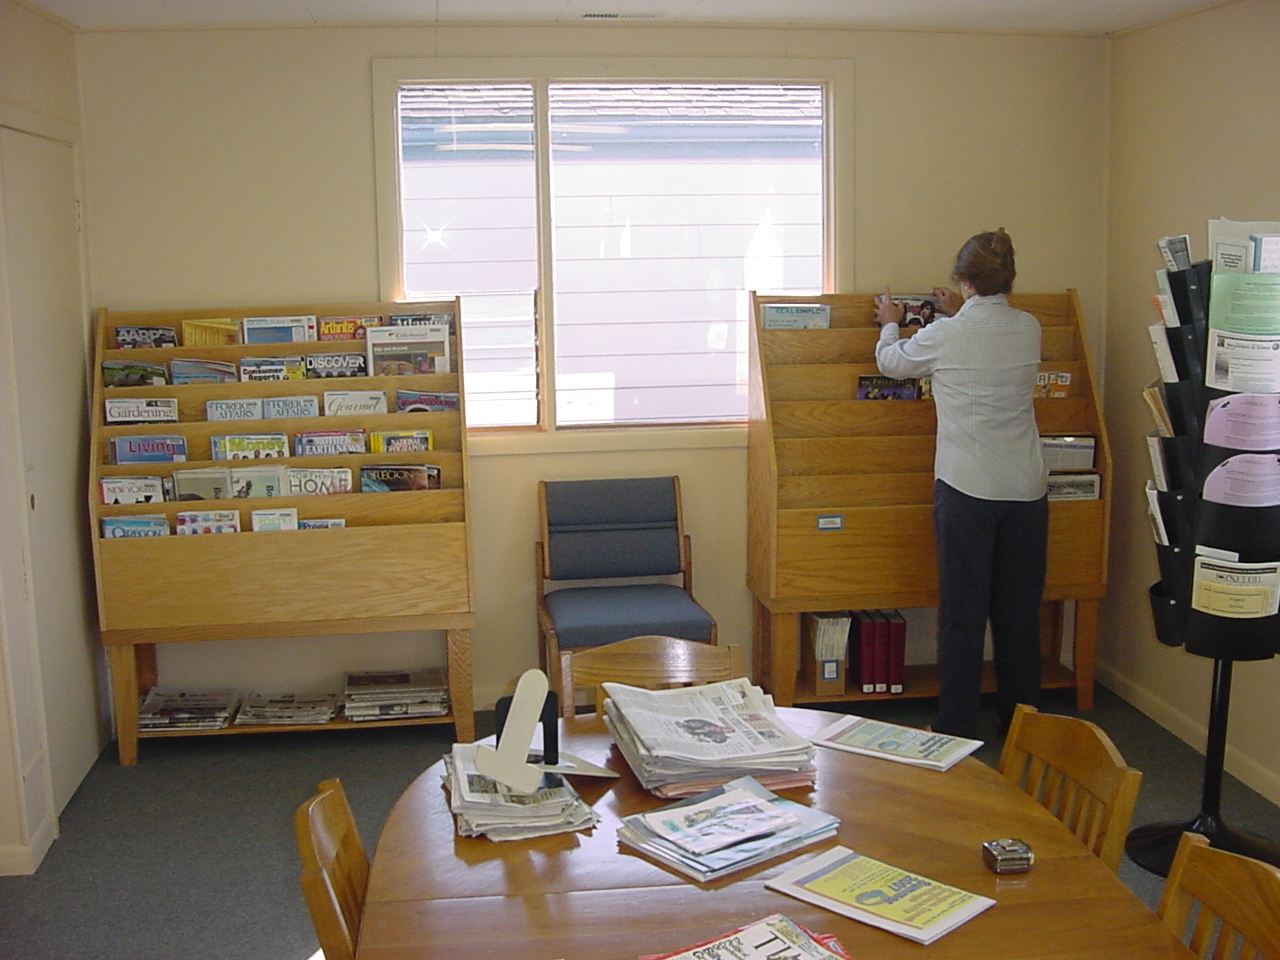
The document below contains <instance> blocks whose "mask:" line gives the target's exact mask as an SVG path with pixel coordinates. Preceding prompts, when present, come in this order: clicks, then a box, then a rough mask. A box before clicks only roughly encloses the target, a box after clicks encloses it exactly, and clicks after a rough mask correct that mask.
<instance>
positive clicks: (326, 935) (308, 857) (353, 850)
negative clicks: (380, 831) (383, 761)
mask: <svg viewBox="0 0 1280 960" xmlns="http://www.w3.org/2000/svg"><path fill="white" fill-rule="evenodd" d="M293 825H294V830H295V832H296V833H297V837H298V855H299V857H300V858H301V860H302V878H301V880H302V893H303V896H304V897H305V898H306V901H307V909H308V910H309V911H310V912H311V923H312V925H313V926H314V927H315V929H316V939H317V940H319V941H320V949H321V950H322V951H323V952H324V956H325V960H354V958H355V955H356V944H357V942H358V941H359V938H360V917H361V914H362V913H363V912H364V896H365V889H366V887H367V886H368V883H369V858H368V857H367V856H366V855H365V852H364V845H363V844H362V843H361V842H360V834H359V833H358V832H357V830H356V823H355V819H354V818H353V817H352V816H351V807H350V805H349V804H348V803H347V795H346V792H345V791H344V790H343V789H342V784H341V783H340V782H339V781H338V780H336V779H335V780H325V781H323V782H322V783H321V784H320V792H319V793H318V794H316V795H315V796H314V797H312V798H311V799H310V800H308V801H307V802H306V803H304V804H303V805H302V806H300V807H298V811H297V813H296V814H294V818H293Z"/></svg>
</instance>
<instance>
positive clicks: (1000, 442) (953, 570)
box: [875, 229, 1049, 737]
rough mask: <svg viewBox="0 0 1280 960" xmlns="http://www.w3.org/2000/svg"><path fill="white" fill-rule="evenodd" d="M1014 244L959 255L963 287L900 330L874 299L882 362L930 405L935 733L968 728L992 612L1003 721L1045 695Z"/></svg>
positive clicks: (1028, 352)
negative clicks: (917, 382)
mask: <svg viewBox="0 0 1280 960" xmlns="http://www.w3.org/2000/svg"><path fill="white" fill-rule="evenodd" d="M1015 273H1016V271H1015V268H1014V256H1013V242H1012V241H1011V240H1010V239H1009V235H1008V234H1007V233H1005V231H1004V230H1003V229H1000V230H996V231H994V232H989V233H980V234H977V235H976V236H974V237H971V238H970V239H969V240H968V241H967V242H966V243H965V245H964V246H963V247H961V248H960V252H959V253H958V254H957V255H956V262H955V269H954V271H953V276H954V278H955V280H956V282H957V283H958V284H959V287H960V292H959V293H958V294H957V293H956V292H954V291H952V290H949V289H947V288H945V287H938V288H935V289H934V291H933V293H934V295H935V296H937V297H938V301H939V310H938V312H939V313H940V314H941V316H940V317H939V318H938V319H937V320H935V321H934V322H933V323H931V324H929V325H928V326H927V327H924V328H922V329H921V330H919V331H918V332H916V333H915V335H914V336H912V337H909V338H902V337H900V332H899V324H900V323H901V321H902V314H903V310H902V306H901V305H900V304H896V303H894V301H893V298H892V297H891V296H890V295H889V291H888V290H887V289H886V290H885V292H884V294H883V295H882V296H880V297H877V298H876V305H877V309H876V318H875V320H876V323H878V324H880V340H879V342H878V343H877V344H876V363H877V365H878V366H879V368H880V372H881V373H882V374H884V375H885V376H887V377H899V378H903V377H930V378H932V385H933V398H934V404H935V405H936V408H937V419H938V428H937V429H938V433H937V453H936V456H935V458H934V478H935V479H934V492H933V523H934V533H935V535H936V538H937V545H938V582H939V591H940V601H939V605H938V673H939V679H940V681H941V689H940V693H939V702H938V715H937V718H936V719H935V721H934V724H933V729H934V730H936V731H938V732H940V733H949V734H952V735H955V736H961V737H976V736H977V730H978V703H979V696H980V693H981V688H982V658H983V643H984V639H985V635H986V627H987V623H988V621H990V624H991V640H992V647H993V651H994V657H995V671H996V683H997V692H996V703H997V710H998V712H999V718H1000V720H1001V723H1002V725H1006V724H1007V723H1008V721H1009V718H1010V717H1012V715H1013V709H1014V707H1015V706H1016V705H1017V704H1019V703H1028V704H1031V705H1032V706H1038V705H1039V703H1040V599H1041V595H1042V593H1043V592H1044V576H1045V549H1046V545H1047V541H1048V526H1049V506H1048V499H1047V497H1046V493H1045V491H1046V481H1045V468H1044V462H1043V460H1042V458H1041V454H1040V432H1039V430H1038V428H1037V427H1036V420H1035V405H1034V393H1035V385H1036V372H1037V371H1038V369H1039V366H1040V324H1039V321H1037V320H1036V318H1035V317H1033V316H1031V314H1029V313H1025V312H1023V311H1021V310H1015V309H1014V308H1013V307H1011V306H1009V301H1008V294H1009V292H1010V290H1012V289H1013V280H1014V276H1015Z"/></svg>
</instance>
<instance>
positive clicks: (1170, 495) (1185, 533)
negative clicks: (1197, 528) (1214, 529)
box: [1156, 490, 1195, 546]
mask: <svg viewBox="0 0 1280 960" xmlns="http://www.w3.org/2000/svg"><path fill="white" fill-rule="evenodd" d="M1156 503H1157V504H1158V505H1159V506H1160V519H1161V520H1162V521H1164V529H1165V533H1166V534H1167V535H1168V537H1169V543H1170V544H1178V545H1181V546H1189V545H1190V544H1191V543H1192V538H1193V536H1194V532H1193V531H1194V517H1195V501H1194V500H1193V499H1192V497H1191V496H1190V495H1188V494H1187V493H1186V492H1185V491H1183V490H1160V491H1157V492H1156Z"/></svg>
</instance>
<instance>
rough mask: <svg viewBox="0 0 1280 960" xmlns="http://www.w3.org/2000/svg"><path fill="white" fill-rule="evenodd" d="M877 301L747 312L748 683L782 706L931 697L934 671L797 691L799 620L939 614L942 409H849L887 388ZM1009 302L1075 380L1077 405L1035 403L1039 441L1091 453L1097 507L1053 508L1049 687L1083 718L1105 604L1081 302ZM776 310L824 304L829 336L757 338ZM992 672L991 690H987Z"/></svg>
mask: <svg viewBox="0 0 1280 960" xmlns="http://www.w3.org/2000/svg"><path fill="white" fill-rule="evenodd" d="M874 299H875V297H874V294H827V295H823V296H811V297H772V296H755V295H753V297H752V315H753V316H754V317H755V318H756V321H755V322H754V323H753V324H752V325H751V362H750V424H749V438H748V454H747V456H748V494H747V496H748V524H747V527H748V546H747V551H748V557H747V578H748V587H749V589H750V590H751V593H752V596H753V607H754V656H753V660H754V676H755V677H756V679H757V681H758V682H760V683H761V684H762V685H763V686H764V687H765V688H766V689H768V690H769V692H770V693H772V694H773V697H774V699H775V701H776V702H777V703H779V704H781V705H790V704H793V703H817V702H824V701H826V702H832V701H836V702H839V701H847V700H863V699H881V698H884V697H888V696H897V697H902V696H906V697H928V696H936V695H937V693H938V679H937V668H936V666H934V665H933V664H924V665H914V666H913V665H908V666H907V668H906V676H905V684H904V686H905V689H904V692H903V693H900V694H884V693H874V694H866V693H863V692H862V691H861V689H860V688H859V687H858V686H857V685H856V684H855V683H853V682H849V683H848V684H847V686H846V690H845V692H844V693H843V694H833V695H828V696H818V695H817V694H815V693H814V692H813V690H812V689H810V688H808V685H807V684H806V683H805V681H804V680H803V679H802V678H800V677H799V676H798V673H799V652H800V651H799V644H800V622H801V616H802V615H803V614H804V613H806V612H810V611H823V610H861V609H878V608H891V607H934V606H937V603H938V578H937V568H936V556H935V549H934V539H933V507H932V504H933V455H934V433H935V426H936V422H935V415H934V409H933V403H932V401H929V400H858V399H856V396H857V382H858V377H859V376H863V375H874V374H876V373H878V371H877V369H876V364H875V344H876V341H877V339H878V338H879V333H880V331H879V328H878V327H877V326H876V325H875V323H873V321H872V318H873V317H874V316H875V303H874ZM1009 299H1010V302H1011V303H1012V304H1013V305H1014V306H1015V307H1018V308H1020V309H1022V310H1026V311H1028V312H1029V313H1032V314H1034V315H1035V316H1036V317H1037V318H1038V319H1039V320H1040V323H1041V325H1042V327H1043V339H1042V347H1041V352H1042V358H1041V369H1042V370H1044V371H1052V372H1065V373H1070V374H1071V384H1070V386H1069V387H1068V388H1067V392H1068V396H1066V397H1058V398H1043V399H1037V400H1036V418H1037V421H1038V424H1039V427H1040V432H1041V433H1042V434H1066V435H1088V436H1093V437H1095V438H1096V455H1095V468H1094V471H1093V472H1095V473H1097V474H1099V475H1100V488H1101V497H1100V498H1099V499H1096V500H1070V501H1068V500H1054V501H1052V502H1051V503H1050V505H1049V507H1050V509H1049V566H1048V577H1047V582H1046V585H1045V592H1044V603H1043V605H1042V608H1041V609H1042V616H1041V622H1042V649H1043V651H1044V685H1045V686H1046V687H1060V688H1061V687H1066V688H1071V687H1074V688H1075V691H1076V703H1077V705H1078V706H1079V707H1080V708H1081V709H1089V708H1091V707H1092V705H1093V683H1094V654H1095V647H1096V641H1097V622H1098V604H1099V600H1100V599H1101V598H1102V597H1103V596H1104V595H1105V593H1106V574H1107V543H1108V524H1109V515H1110V509H1109V500H1110V486H1111V455H1110V450H1109V447H1108V444H1107V436H1106V431H1105V428H1104V424H1103V420H1102V413H1101V408H1100V406H1099V402H1098V398H1097V396H1096V392H1095V386H1094V384H1095V381H1094V378H1093V375H1092V372H1091V369H1090V361H1089V354H1088V351H1087V350H1086V349H1085V343H1084V339H1083V333H1082V330H1081V324H1080V305H1079V300H1078V298H1077V295H1076V292H1075V291H1074V290H1068V291H1066V292H1064V293H1056V294H1021V295H1019V294H1014V295H1012V296H1010V298H1009ZM767 303H824V304H829V305H830V306H831V325H830V328H829V329H813V330H809V329H800V330H776V329H773V330H765V329H762V328H761V326H760V319H759V318H760V307H761V305H763V304H767ZM820 518H822V520H823V524H822V526H821V527H820V526H819V519H820ZM835 518H839V519H838V520H837V519H835ZM837 526H838V529H832V528H833V527H837ZM1067 601H1075V605H1074V624H1073V631H1072V635H1073V644H1072V650H1073V668H1068V667H1066V666H1064V665H1062V664H1061V663H1060V662H1059V660H1060V656H1061V647H1062V640H1063V637H1064V636H1065V633H1066V622H1067V620H1068V618H1069V617H1070V614H1071V611H1070V609H1069V608H1068V606H1067ZM986 666H987V669H986V671H985V677H984V689H988V690H989V689H994V684H995V680H994V674H993V672H992V670H991V665H990V664H989V663H988V664H987V665H986Z"/></svg>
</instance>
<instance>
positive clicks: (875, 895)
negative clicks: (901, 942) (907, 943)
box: [764, 847, 995, 944]
mask: <svg viewBox="0 0 1280 960" xmlns="http://www.w3.org/2000/svg"><path fill="white" fill-rule="evenodd" d="M764 885H765V886H766V887H768V888H769V889H771V890H777V891H778V892H779V893H785V894H787V895H788V896H792V897H795V898H796V899H798V900H803V901H805V902H806V903H812V904H814V905H815V906H819V907H823V908H824V909H827V910H831V911H833V912H835V913H839V914H841V915H843V916H846V917H849V918H851V919H853V920H859V921H861V922H863V923H866V924H870V925H871V926H873V927H879V928H880V929H881V930H888V931H889V932H890V933H896V934H897V935H898V936H900V937H905V938H907V939H908V940H914V941H915V942H916V943H922V944H930V943H933V941H935V940H937V939H938V938H939V937H941V936H942V935H943V934H946V933H949V932H950V931H952V930H954V929H955V928H956V927H958V926H960V924H962V923H965V922H966V921H968V920H971V919H973V918H974V917H976V916H977V915H978V914H980V913H982V911H984V910H986V909H987V908H988V907H992V906H994V905H995V901H994V900H992V899H991V898H989V897H984V896H980V895H979V894H976V893H970V892H969V891H967V890H961V889H960V888H959V887H952V886H949V885H947V884H945V883H939V882H938V881H936V880H930V879H929V878H928V877H923V876H921V875H919V874H917V873H912V872H910V871H909V870H903V869H901V868H899V867H894V866H891V865H889V864H887V863H882V862H880V861H879V860H873V859H871V858H870V857H866V856H863V855H861V854H859V853H855V852H854V851H853V850H850V849H849V848H847V847H832V848H831V849H830V850H827V851H825V852H823V853H819V854H817V855H816V856H815V857H813V858H812V859H811V860H807V861H805V862H804V863H801V864H798V865H797V866H795V867H792V868H791V869H790V870H788V871H787V872H786V873H784V874H782V875H781V876H779V877H774V878H773V879H770V880H766V881H765V884H764Z"/></svg>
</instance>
